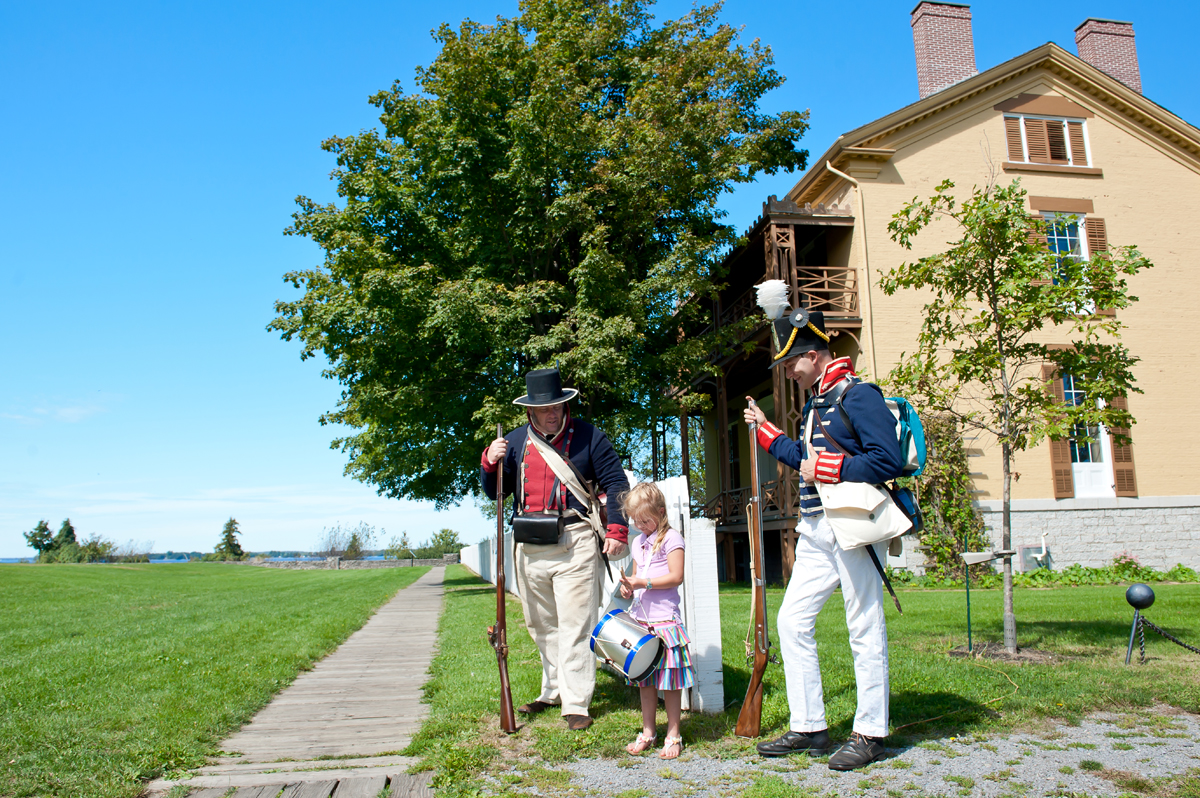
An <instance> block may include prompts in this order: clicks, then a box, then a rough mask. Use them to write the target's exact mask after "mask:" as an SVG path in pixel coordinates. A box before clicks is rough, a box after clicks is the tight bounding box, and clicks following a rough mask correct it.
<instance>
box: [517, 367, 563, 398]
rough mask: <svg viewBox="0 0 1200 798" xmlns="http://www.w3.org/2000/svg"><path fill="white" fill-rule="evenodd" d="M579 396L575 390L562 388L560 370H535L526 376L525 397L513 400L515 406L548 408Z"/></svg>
mask: <svg viewBox="0 0 1200 798" xmlns="http://www.w3.org/2000/svg"><path fill="white" fill-rule="evenodd" d="M578 394H579V391H577V390H575V389H574V388H566V389H564V388H563V387H562V375H561V374H559V373H558V369H535V370H534V371H531V372H529V373H528V374H526V375H525V395H524V396H522V397H520V398H518V399H513V404H514V405H524V406H525V407H547V406H549V405H558V404H562V403H563V402H569V401H571V400H572V399H574V398H575V397H576V396H577V395H578Z"/></svg>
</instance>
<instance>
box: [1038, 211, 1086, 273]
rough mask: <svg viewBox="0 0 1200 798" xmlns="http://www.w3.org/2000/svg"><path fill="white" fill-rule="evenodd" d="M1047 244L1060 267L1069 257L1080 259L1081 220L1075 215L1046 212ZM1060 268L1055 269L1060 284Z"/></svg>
mask: <svg viewBox="0 0 1200 798" xmlns="http://www.w3.org/2000/svg"><path fill="white" fill-rule="evenodd" d="M1045 219H1046V246H1047V248H1049V250H1050V251H1051V252H1053V253H1054V254H1055V255H1056V256H1057V259H1058V263H1059V267H1060V268H1061V266H1062V264H1063V263H1064V262H1065V261H1066V259H1067V258H1071V259H1072V260H1080V259H1082V258H1083V251H1082V250H1081V249H1080V247H1079V222H1078V221H1077V220H1076V219H1074V218H1073V217H1065V218H1064V217H1061V216H1056V215H1054V214H1046V216H1045ZM1058 275H1059V270H1057V269H1056V270H1055V274H1054V284H1055V285H1058Z"/></svg>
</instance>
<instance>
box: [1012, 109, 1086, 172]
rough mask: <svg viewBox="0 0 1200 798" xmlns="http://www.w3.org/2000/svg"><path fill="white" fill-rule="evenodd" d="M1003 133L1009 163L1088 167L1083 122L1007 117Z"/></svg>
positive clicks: (1041, 117) (1078, 120)
mask: <svg viewBox="0 0 1200 798" xmlns="http://www.w3.org/2000/svg"><path fill="white" fill-rule="evenodd" d="M1004 131H1005V136H1006V138H1007V140H1008V160H1009V161H1011V162H1012V163H1045V164H1057V165H1059V166H1090V165H1091V159H1090V158H1089V157H1088V141H1087V127H1086V122H1085V120H1082V119H1056V118H1053V117H1043V116H1028V115H1020V116H1018V115H1007V114H1006V115H1005V117H1004Z"/></svg>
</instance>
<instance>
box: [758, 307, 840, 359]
mask: <svg viewBox="0 0 1200 798" xmlns="http://www.w3.org/2000/svg"><path fill="white" fill-rule="evenodd" d="M771 338H772V340H773V342H774V344H775V356H774V357H773V358H771V365H770V366H769V367H768V368H775V367H776V366H778V365H779V364H780V363H782V362H784V361H785V360H789V359H790V358H793V357H795V356H796V355H803V354H804V353H805V352H813V351H819V350H821V349H828V348H829V333H827V332H825V314H824V313H822V312H821V311H819V310H814V311H812V312H811V313H810V312H809V311H807V310H805V309H804V308H798V309H796V310H793V311H792V312H791V313H789V314H788V315H786V316H784V317H783V318H782V319H776V320H775V321H773V322H771Z"/></svg>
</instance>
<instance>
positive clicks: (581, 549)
mask: <svg viewBox="0 0 1200 798" xmlns="http://www.w3.org/2000/svg"><path fill="white" fill-rule="evenodd" d="M567 529H568V535H570V538H571V541H570V546H569V547H567V548H563V547H561V546H535V545H532V544H522V545H521V547H520V550H519V551H518V554H517V563H516V565H517V579H518V580H519V588H518V589H519V592H520V594H521V606H522V607H523V608H524V609H525V628H527V629H528V630H529V635H530V637H532V638H533V642H534V643H536V644H537V647H538V651H539V652H540V653H541V655H542V694H541V695H540V696H538V700H539V701H545V702H546V703H547V704H559V703H561V704H562V714H564V715H586V714H588V706H589V705H590V704H591V703H592V694H593V693H594V692H595V691H596V655H595V654H593V653H592V650H591V634H592V629H594V628H595V626H596V623H597V621H598V620H599V618H598V616H599V609H600V571H599V568H600V567H601V565H600V551H599V549H598V548H597V544H596V534H595V533H594V532H593V531H592V528H591V526H589V525H588V524H571V525H570V526H568V527H567Z"/></svg>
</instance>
